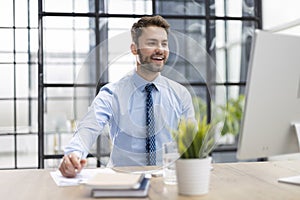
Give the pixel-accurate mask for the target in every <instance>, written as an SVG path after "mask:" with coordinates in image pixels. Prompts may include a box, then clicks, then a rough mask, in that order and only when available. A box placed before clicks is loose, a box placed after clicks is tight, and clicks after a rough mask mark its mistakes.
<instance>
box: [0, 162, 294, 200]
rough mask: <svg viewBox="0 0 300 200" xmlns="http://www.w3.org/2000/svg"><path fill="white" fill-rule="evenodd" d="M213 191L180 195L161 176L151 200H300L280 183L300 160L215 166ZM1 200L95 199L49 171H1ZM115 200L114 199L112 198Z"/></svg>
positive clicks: (154, 184)
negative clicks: (60, 183) (58, 182)
mask: <svg viewBox="0 0 300 200" xmlns="http://www.w3.org/2000/svg"><path fill="white" fill-rule="evenodd" d="M213 167H214V168H213V170H212V174H211V183H210V191H209V193H208V194H207V195H204V196H193V197H186V196H179V195H178V194H177V187H176V186H169V185H165V184H164V183H163V181H162V178H161V177H158V178H152V179H151V187H150V191H149V198H148V199H164V200H166V199H169V200H175V199H178V200H184V199H212V200H214V199H222V200H227V199H228V200H235V199H237V200H248V199H249V200H253V199H256V200H277V199H278V200H287V199H289V200H293V199H295V200H298V199H300V186H295V185H289V184H284V183H278V182H277V179H278V178H280V177H285V176H295V175H300V161H277V162H263V163H229V164H214V165H213ZM0 194H1V199H8V200H17V199H20V200H27V199H28V200H48V199H49V200H68V199H70V200H77V199H92V198H91V197H90V193H89V190H87V189H86V188H85V187H84V186H82V185H81V186H72V187H58V186H56V184H55V183H54V181H53V180H52V178H51V176H50V174H49V171H48V170H2V171H1V170H0ZM110 200H111V199H110Z"/></svg>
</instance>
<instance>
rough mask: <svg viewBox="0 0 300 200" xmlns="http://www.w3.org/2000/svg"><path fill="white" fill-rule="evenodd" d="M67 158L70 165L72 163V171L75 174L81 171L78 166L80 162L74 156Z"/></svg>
mask: <svg viewBox="0 0 300 200" xmlns="http://www.w3.org/2000/svg"><path fill="white" fill-rule="evenodd" d="M68 158H69V160H70V163H72V166H73V167H74V171H75V172H76V173H77V172H78V170H81V164H80V160H79V158H78V157H77V156H75V155H72V154H70V155H68Z"/></svg>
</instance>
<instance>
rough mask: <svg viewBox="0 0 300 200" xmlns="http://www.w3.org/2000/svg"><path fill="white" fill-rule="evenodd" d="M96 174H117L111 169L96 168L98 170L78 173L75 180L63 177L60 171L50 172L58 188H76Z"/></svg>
mask: <svg viewBox="0 0 300 200" xmlns="http://www.w3.org/2000/svg"><path fill="white" fill-rule="evenodd" d="M96 173H116V172H115V171H114V170H112V169H110V168H96V169H82V170H81V172H80V173H78V174H77V175H76V177H74V178H66V177H64V176H62V174H61V173H60V171H58V170H57V171H53V172H50V175H51V177H52V178H53V180H54V182H55V183H56V185H57V186H75V185H79V184H82V183H85V182H86V181H87V180H88V179H90V178H91V177H93V176H94V175H95V174H96Z"/></svg>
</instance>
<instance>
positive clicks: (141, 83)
mask: <svg viewBox="0 0 300 200" xmlns="http://www.w3.org/2000/svg"><path fill="white" fill-rule="evenodd" d="M132 80H133V83H134V85H135V86H136V88H137V89H138V90H140V91H141V92H142V91H144V90H145V86H146V85H147V84H149V83H153V84H154V85H155V88H156V89H157V90H158V91H160V84H159V83H160V80H161V75H160V74H159V75H158V76H157V77H156V78H155V79H154V80H153V81H151V82H149V81H147V80H145V79H143V78H142V77H141V76H140V75H138V74H137V73H136V71H134V73H133V76H132Z"/></svg>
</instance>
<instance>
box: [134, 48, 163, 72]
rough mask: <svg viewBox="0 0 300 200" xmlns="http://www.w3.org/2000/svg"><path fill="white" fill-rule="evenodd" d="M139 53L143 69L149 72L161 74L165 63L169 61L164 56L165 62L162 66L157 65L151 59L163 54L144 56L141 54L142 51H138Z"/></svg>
mask: <svg viewBox="0 0 300 200" xmlns="http://www.w3.org/2000/svg"><path fill="white" fill-rule="evenodd" d="M137 53H138V57H139V62H140V64H141V67H142V68H143V69H145V70H147V71H151V72H161V71H162V70H163V68H164V65H165V63H166V62H167V60H166V59H165V56H164V60H163V63H162V64H157V63H154V62H153V61H152V59H151V58H152V57H154V56H162V54H152V55H151V56H144V55H143V54H142V53H141V50H140V49H138V50H137Z"/></svg>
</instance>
